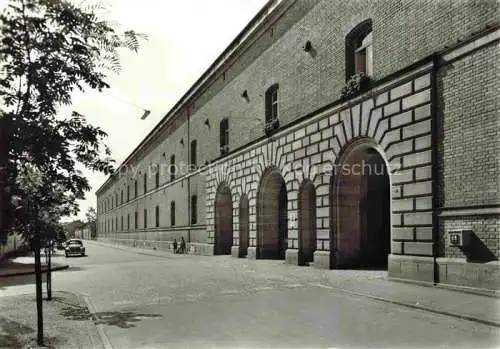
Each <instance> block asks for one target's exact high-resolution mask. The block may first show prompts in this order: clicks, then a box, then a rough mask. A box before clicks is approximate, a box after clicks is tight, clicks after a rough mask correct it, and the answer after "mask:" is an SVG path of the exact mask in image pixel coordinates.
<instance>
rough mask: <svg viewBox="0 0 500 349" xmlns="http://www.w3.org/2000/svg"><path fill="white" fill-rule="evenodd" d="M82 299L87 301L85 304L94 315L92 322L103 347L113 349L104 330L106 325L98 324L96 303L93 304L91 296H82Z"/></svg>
mask: <svg viewBox="0 0 500 349" xmlns="http://www.w3.org/2000/svg"><path fill="white" fill-rule="evenodd" d="M81 297H82V298H83V300H84V301H85V304H87V308H88V309H89V312H90V314H91V315H92V321H93V323H94V325H95V327H96V329H97V334H98V335H99V339H100V340H101V343H102V346H103V347H104V349H113V346H112V345H111V342H110V341H109V339H108V336H106V333H105V332H104V328H103V327H104V325H102V324H99V323H98V322H99V319H98V318H97V315H96V309H95V306H94V303H92V300H91V299H90V296H88V295H85V294H82V295H81Z"/></svg>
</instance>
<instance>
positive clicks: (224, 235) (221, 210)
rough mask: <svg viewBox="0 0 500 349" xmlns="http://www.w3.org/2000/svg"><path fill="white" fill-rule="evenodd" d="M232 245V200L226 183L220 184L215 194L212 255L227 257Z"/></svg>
mask: <svg viewBox="0 0 500 349" xmlns="http://www.w3.org/2000/svg"><path fill="white" fill-rule="evenodd" d="M232 245H233V199H232V196H231V189H230V188H229V186H228V185H227V183H221V184H219V186H218V187H217V192H216V194H215V235H214V254H216V255H221V254H223V255H229V254H231V246H232Z"/></svg>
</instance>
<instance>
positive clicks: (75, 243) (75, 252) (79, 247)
mask: <svg viewBox="0 0 500 349" xmlns="http://www.w3.org/2000/svg"><path fill="white" fill-rule="evenodd" d="M64 254H65V255H66V257H69V256H85V247H84V246H83V242H82V240H78V239H70V240H68V241H66V248H65V249H64Z"/></svg>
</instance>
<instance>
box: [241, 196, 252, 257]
mask: <svg viewBox="0 0 500 349" xmlns="http://www.w3.org/2000/svg"><path fill="white" fill-rule="evenodd" d="M249 206H250V205H249V203H248V196H246V194H243V195H242V196H241V198H240V212H239V222H240V252H239V256H240V257H246V256H247V253H248V242H249V238H250V237H249V225H248V217H249Z"/></svg>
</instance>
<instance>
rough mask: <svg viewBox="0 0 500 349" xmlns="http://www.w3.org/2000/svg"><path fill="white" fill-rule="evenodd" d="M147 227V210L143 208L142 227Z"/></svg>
mask: <svg viewBox="0 0 500 349" xmlns="http://www.w3.org/2000/svg"><path fill="white" fill-rule="evenodd" d="M147 227H148V210H146V209H145V210H144V229H146V228H147Z"/></svg>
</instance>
